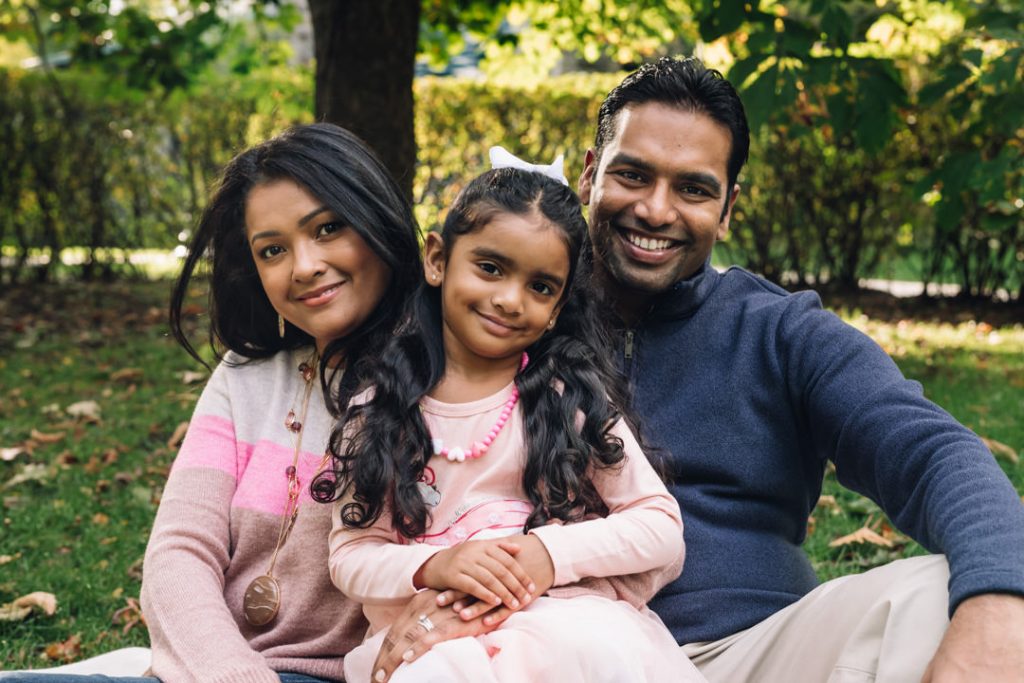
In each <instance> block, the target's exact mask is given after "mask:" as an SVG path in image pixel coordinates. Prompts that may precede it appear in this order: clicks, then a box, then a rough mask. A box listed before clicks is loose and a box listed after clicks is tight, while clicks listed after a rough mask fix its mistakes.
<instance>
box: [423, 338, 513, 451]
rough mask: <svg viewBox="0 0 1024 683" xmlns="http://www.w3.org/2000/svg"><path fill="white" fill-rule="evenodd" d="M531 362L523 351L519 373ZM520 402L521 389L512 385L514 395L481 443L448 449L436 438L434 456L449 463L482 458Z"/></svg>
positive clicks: (503, 407)
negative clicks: (445, 459)
mask: <svg viewBox="0 0 1024 683" xmlns="http://www.w3.org/2000/svg"><path fill="white" fill-rule="evenodd" d="M529 362H530V357H529V356H528V355H527V354H526V351H523V358H522V360H520V361H519V371H520V372H522V371H523V369H524V368H526V364H527V363H529ZM518 401H519V387H517V386H516V385H515V383H514V382H513V384H512V394H511V395H510V396H509V397H508V400H507V401H505V405H504V406H502V408H501V413H499V414H498V421H497V422H495V423H494V426H493V427H491V431H489V432H487V436H485V437H484V438H483V439H482V440H481V441H474V442H473V445H472V446H470V447H469V448H462V447H461V446H453V447H451V448H448V447H447V446H445V445H444V439H440V438H436V437H435V438H434V439H431V443H432V444H433V446H434V455H440V456H442V457H445V458H447V459H448V462H465V461H466V460H476V459H477V458H482V457H483V456H484V454H485V453H487V451H488V450H489V449H490V448H491V444H492V443H494V440H495V439H496V438H498V434H499V433H500V432H501V428H502V427H504V426H505V423H506V422H508V418H509V416H511V415H512V409H513V408H515V407H516V403H517V402H518Z"/></svg>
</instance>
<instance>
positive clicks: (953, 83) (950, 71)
mask: <svg viewBox="0 0 1024 683" xmlns="http://www.w3.org/2000/svg"><path fill="white" fill-rule="evenodd" d="M971 76H972V74H971V70H970V69H968V68H967V67H966V66H964V65H963V64H953V65H951V66H948V67H946V69H944V70H943V72H942V76H941V78H940V79H939V80H938V81H937V82H935V83H929V84H928V85H926V86H925V87H923V88H921V92H920V93H918V96H917V99H918V101H919V102H920V103H921V106H924V107H929V106H931V105H933V104H935V103H936V102H937V101H939V100H940V99H942V98H943V97H944V96H945V95H946V93H948V92H949V91H950V90H953V89H955V88H956V87H957V86H959V85H960V84H961V83H963V82H964V81H966V80H967V79H968V78H970V77H971Z"/></svg>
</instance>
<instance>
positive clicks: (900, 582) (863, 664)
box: [683, 555, 949, 683]
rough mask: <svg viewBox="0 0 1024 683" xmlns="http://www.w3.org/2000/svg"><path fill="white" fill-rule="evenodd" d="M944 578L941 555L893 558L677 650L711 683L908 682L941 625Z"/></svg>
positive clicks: (930, 651) (916, 677) (924, 662)
mask: <svg viewBox="0 0 1024 683" xmlns="http://www.w3.org/2000/svg"><path fill="white" fill-rule="evenodd" d="M948 581H949V567H948V565H947V564H946V558H945V557H944V556H941V555H929V556H926V557H912V558H908V559H905V560H898V561H896V562H893V563H891V564H888V565H886V566H884V567H878V568H877V569H872V570H871V571H868V572H865V573H863V574H856V575H852V576H843V577H840V578H838V579H834V580H832V581H829V582H827V583H824V584H822V585H820V586H818V588H816V589H815V590H813V591H811V592H810V593H808V594H807V595H805V596H804V597H803V599H801V600H800V601H798V602H796V603H794V604H792V605H790V606H789V607H787V608H785V609H783V610H781V611H779V612H777V613H775V614H773V615H772V616H770V617H769V618H767V619H765V620H764V621H763V622H761V623H760V624H757V625H755V626H752V627H751V628H749V629H747V630H745V631H741V632H739V633H736V634H734V635H732V636H729V637H727V638H723V639H722V640H717V641H712V642H707V643H690V644H688V645H684V646H683V652H684V653H685V654H686V655H687V656H688V657H689V658H690V659H691V660H692V661H693V663H694V664H696V665H697V667H698V668H699V669H700V670H701V673H703V674H704V675H705V676H706V677H707V679H708V680H709V681H711V683H741V682H743V681H749V682H751V683H755V682H756V683H804V682H806V683H853V682H854V681H856V682H858V683H860V682H871V681H874V682H877V683H913V682H916V681H920V680H921V676H922V675H923V674H924V670H925V668H927V666H928V662H929V661H931V658H932V655H934V654H935V650H936V649H937V648H938V646H939V641H941V640H942V636H943V634H944V633H945V631H946V626H948V625H949V620H948V618H947V612H948V604H949V594H948V589H947V586H948Z"/></svg>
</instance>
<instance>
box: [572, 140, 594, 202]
mask: <svg viewBox="0 0 1024 683" xmlns="http://www.w3.org/2000/svg"><path fill="white" fill-rule="evenodd" d="M596 171H597V154H595V153H594V148H593V147H591V148H590V149H588V150H587V155H586V157H585V158H584V159H583V173H582V175H580V182H579V184H578V186H577V189H578V190H579V195H580V202H582V203H583V204H584V205H586V206H590V191H591V190H592V189H593V187H594V173H595V172H596Z"/></svg>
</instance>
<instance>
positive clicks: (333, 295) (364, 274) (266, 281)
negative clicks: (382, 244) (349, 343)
mask: <svg viewBox="0 0 1024 683" xmlns="http://www.w3.org/2000/svg"><path fill="white" fill-rule="evenodd" d="M245 230H246V239H247V241H248V242H249V247H250V249H251V250H252V257H253V260H254V261H255V262H256V270H257V272H258V273H259V276H260V282H261V283H262V284H263V290H264V291H265V292H266V293H267V298H268V299H270V303H271V305H272V306H273V307H274V310H276V311H277V312H278V313H279V314H280V315H281V316H283V317H284V319H285V320H287V321H288V322H289V323H291V324H292V325H295V326H296V327H298V328H299V329H301V330H303V331H304V332H306V333H307V334H309V335H310V336H312V337H313V338H314V339H315V340H316V345H317V349H319V350H321V351H323V348H324V346H326V344H327V343H328V342H330V341H331V340H333V339H340V338H342V337H345V336H347V335H348V334H349V333H351V332H352V331H353V330H354V329H356V328H357V327H358V326H359V325H361V324H362V323H363V322H364V321H365V320H366V319H367V318H368V317H369V316H370V314H371V313H372V312H373V310H374V308H376V307H377V304H378V303H379V302H380V299H381V297H382V296H383V295H384V292H385V290H386V289H387V287H388V283H389V282H390V280H391V270H390V269H389V268H388V266H387V264H385V263H384V262H383V261H382V260H381V259H380V257H378V256H377V254H376V253H375V252H374V251H373V249H371V248H370V247H369V246H368V245H367V244H366V242H365V241H364V240H363V238H362V237H360V235H359V233H357V232H356V231H355V230H354V229H353V228H352V227H351V226H348V225H346V224H344V223H343V222H341V221H340V219H339V217H338V216H337V215H335V214H334V213H333V212H332V211H331V210H330V209H328V208H327V207H326V206H325V205H324V204H323V202H321V201H319V200H317V199H316V198H315V197H313V196H312V195H311V194H309V192H307V191H306V190H305V189H304V188H302V187H301V186H299V185H297V184H295V183H294V182H292V181H290V180H275V181H272V182H269V183H266V184H263V185H257V186H256V187H254V188H253V189H252V191H251V192H249V196H248V199H247V200H246V203H245Z"/></svg>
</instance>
